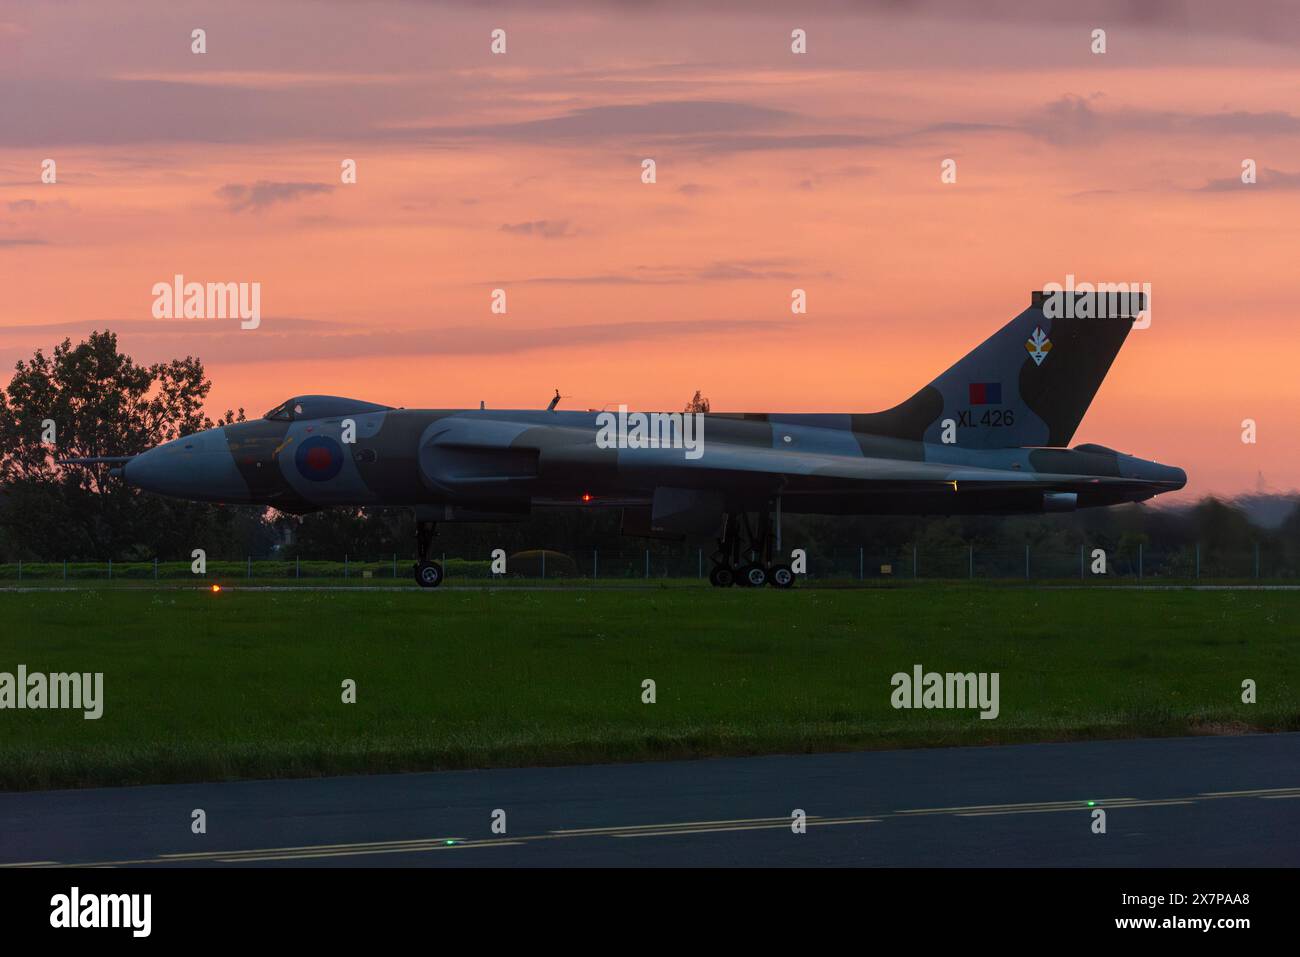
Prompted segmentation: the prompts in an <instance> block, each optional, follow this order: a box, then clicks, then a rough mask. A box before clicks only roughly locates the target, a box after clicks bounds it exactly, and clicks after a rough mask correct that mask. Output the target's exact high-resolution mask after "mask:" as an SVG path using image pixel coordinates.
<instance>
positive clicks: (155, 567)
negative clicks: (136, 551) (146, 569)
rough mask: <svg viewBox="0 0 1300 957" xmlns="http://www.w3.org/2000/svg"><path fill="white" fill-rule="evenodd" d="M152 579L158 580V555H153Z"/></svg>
mask: <svg viewBox="0 0 1300 957" xmlns="http://www.w3.org/2000/svg"><path fill="white" fill-rule="evenodd" d="M153 580H154V581H157V580H158V556H157V555H155V556H154V557H153Z"/></svg>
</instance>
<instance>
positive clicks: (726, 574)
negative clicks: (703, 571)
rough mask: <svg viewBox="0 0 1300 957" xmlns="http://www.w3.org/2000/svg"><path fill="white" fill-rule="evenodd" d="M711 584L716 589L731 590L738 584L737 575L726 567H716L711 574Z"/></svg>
mask: <svg viewBox="0 0 1300 957" xmlns="http://www.w3.org/2000/svg"><path fill="white" fill-rule="evenodd" d="M709 584H710V585H712V586H713V587H714V588H730V587H731V586H732V585H734V584H736V574H735V572H733V571H732V570H731V569H730V568H728V567H727V566H726V565H714V566H713V570H712V571H711V572H709Z"/></svg>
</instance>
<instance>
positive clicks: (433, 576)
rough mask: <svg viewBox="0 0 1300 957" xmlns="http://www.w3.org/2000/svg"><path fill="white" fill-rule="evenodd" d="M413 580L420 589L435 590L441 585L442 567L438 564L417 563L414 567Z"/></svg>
mask: <svg viewBox="0 0 1300 957" xmlns="http://www.w3.org/2000/svg"><path fill="white" fill-rule="evenodd" d="M415 580H416V581H417V582H418V583H419V585H420V587H421V588H437V587H438V586H439V585H441V584H442V565H441V564H440V563H438V562H429V561H424V562H418V563H417V564H416V566H415Z"/></svg>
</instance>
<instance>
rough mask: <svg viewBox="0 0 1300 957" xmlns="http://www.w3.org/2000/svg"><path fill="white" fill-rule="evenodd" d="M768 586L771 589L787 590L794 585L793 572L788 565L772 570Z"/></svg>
mask: <svg viewBox="0 0 1300 957" xmlns="http://www.w3.org/2000/svg"><path fill="white" fill-rule="evenodd" d="M768 584H769V585H771V586H772V587H773V588H789V587H790V586H791V585H793V584H794V571H793V569H791V568H790V566H789V565H777V566H776V567H775V568H773V569H772V573H771V575H770V576H769V578H768Z"/></svg>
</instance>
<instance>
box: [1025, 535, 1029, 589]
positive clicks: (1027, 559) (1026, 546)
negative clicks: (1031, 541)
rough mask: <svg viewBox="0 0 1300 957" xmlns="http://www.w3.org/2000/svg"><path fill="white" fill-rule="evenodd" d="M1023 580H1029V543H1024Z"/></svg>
mask: <svg viewBox="0 0 1300 957" xmlns="http://www.w3.org/2000/svg"><path fill="white" fill-rule="evenodd" d="M1025 581H1029V545H1028V543H1026V544H1025Z"/></svg>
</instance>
